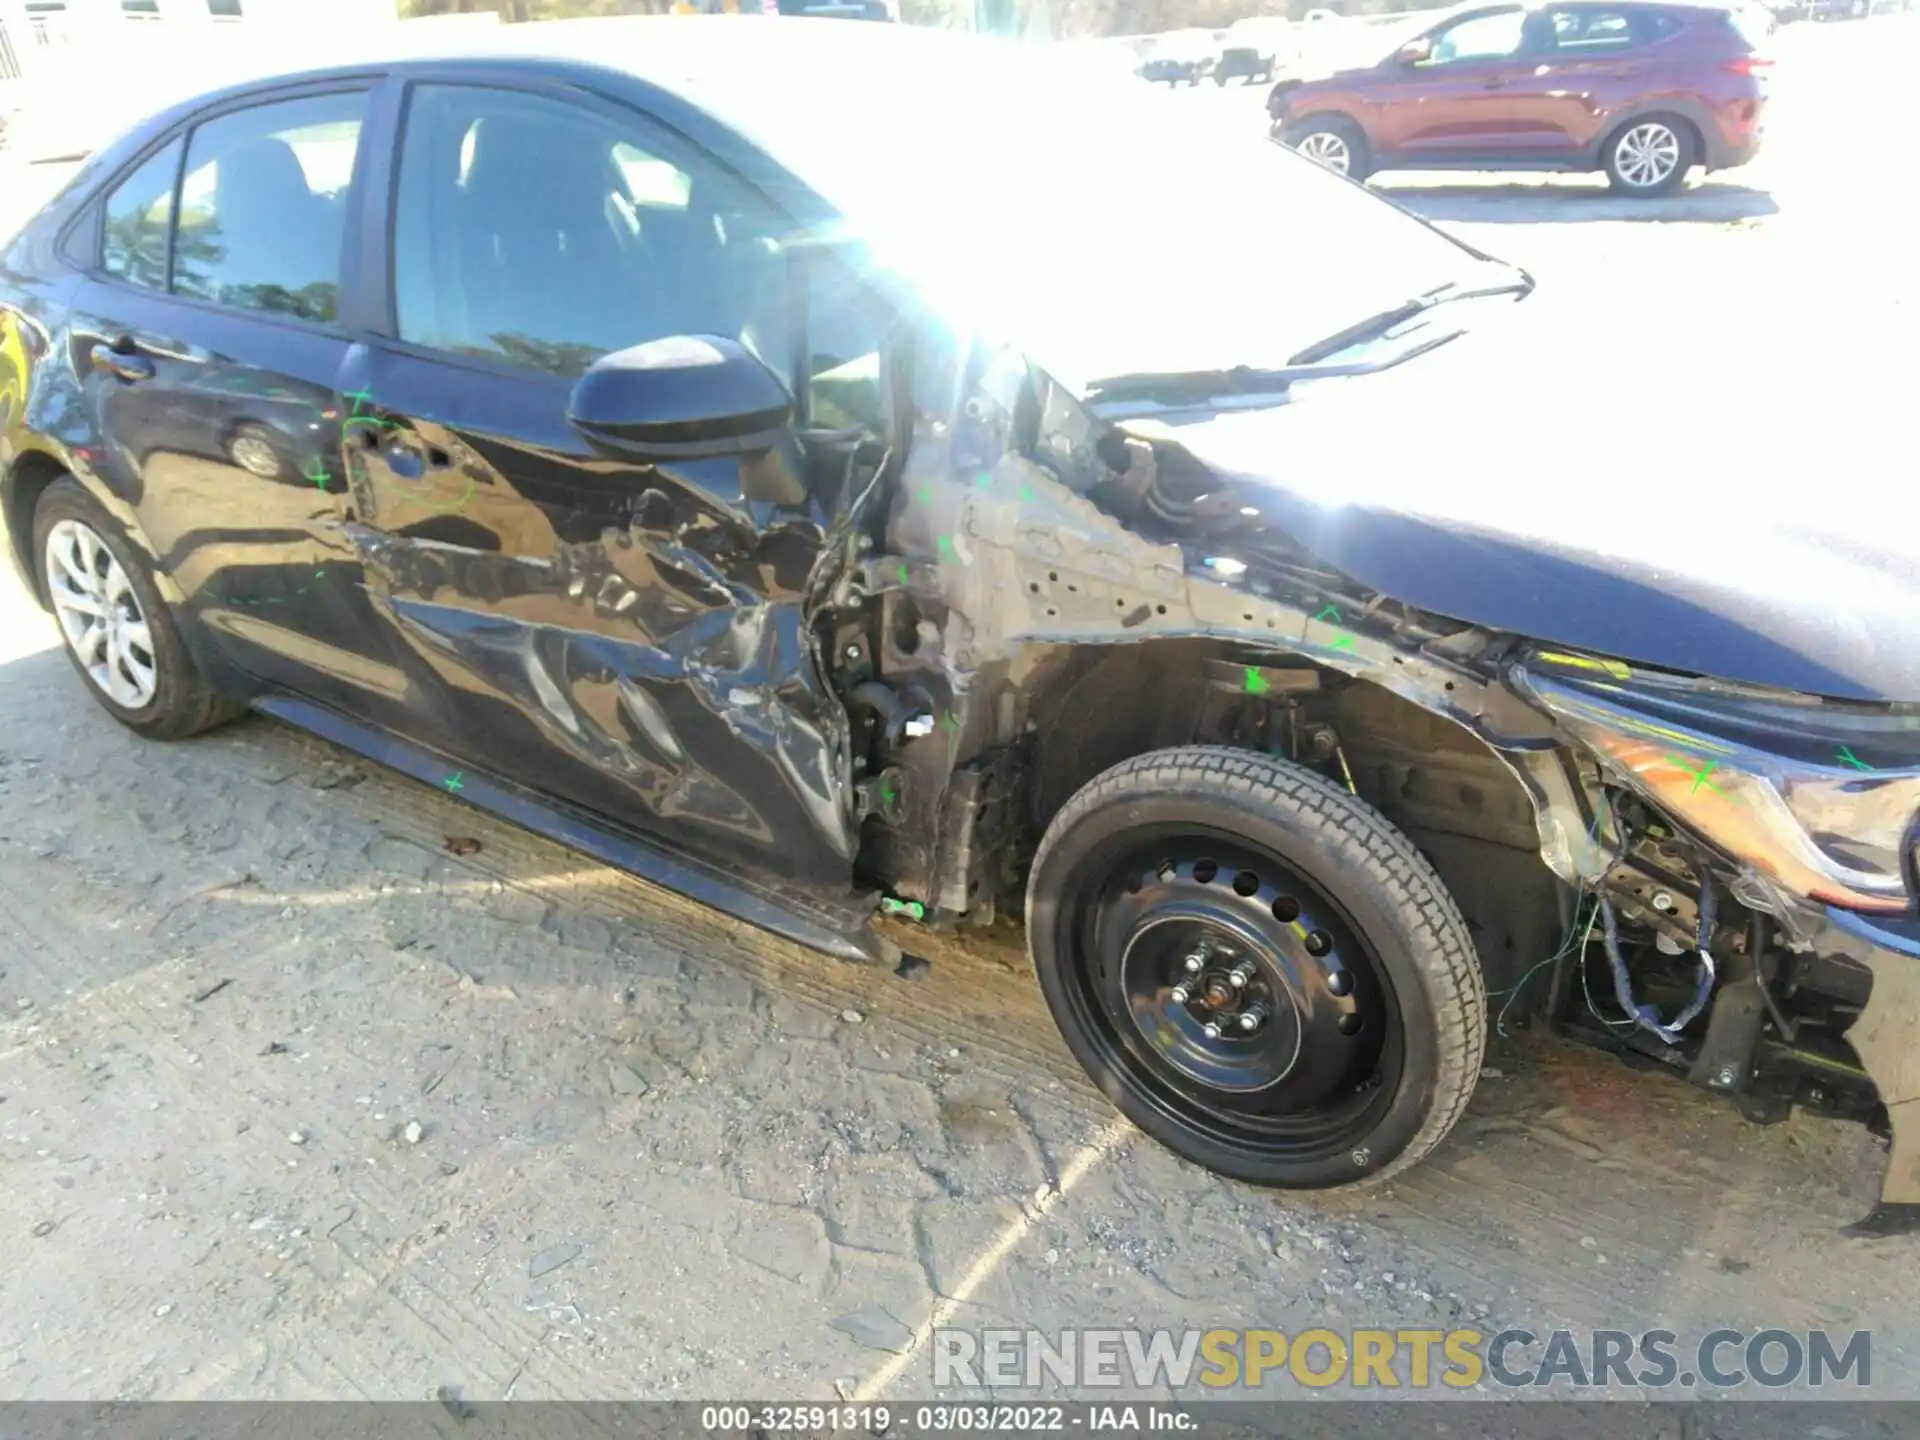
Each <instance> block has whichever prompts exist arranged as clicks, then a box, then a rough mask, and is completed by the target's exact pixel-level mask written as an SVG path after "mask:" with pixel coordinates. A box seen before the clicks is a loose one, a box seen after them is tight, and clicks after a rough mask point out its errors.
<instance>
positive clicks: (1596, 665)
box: [1540, 650, 1633, 680]
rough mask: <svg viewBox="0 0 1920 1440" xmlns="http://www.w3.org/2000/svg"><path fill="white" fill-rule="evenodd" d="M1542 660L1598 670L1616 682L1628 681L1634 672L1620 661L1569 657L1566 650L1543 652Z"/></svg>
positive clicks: (1579, 656) (1578, 656) (1577, 668)
mask: <svg viewBox="0 0 1920 1440" xmlns="http://www.w3.org/2000/svg"><path fill="white" fill-rule="evenodd" d="M1540 658H1541V659H1542V660H1548V661H1551V662H1552V663H1553V664H1555V665H1571V666H1572V667H1573V668H1574V669H1576V670H1597V671H1599V672H1600V673H1601V674H1603V675H1611V676H1612V677H1613V678H1614V679H1616V680H1628V679H1631V678H1632V676H1633V671H1632V670H1631V669H1629V668H1628V667H1627V666H1625V665H1623V664H1621V663H1620V662H1619V661H1618V660H1598V659H1595V658H1594V657H1593V656H1591V655H1569V654H1568V653H1567V652H1566V651H1564V650H1542V651H1541V652H1540Z"/></svg>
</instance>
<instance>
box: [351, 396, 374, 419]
mask: <svg viewBox="0 0 1920 1440" xmlns="http://www.w3.org/2000/svg"><path fill="white" fill-rule="evenodd" d="M346 398H347V399H349V400H351V401H352V402H353V413H354V414H356V415H358V414H359V413H360V407H361V406H362V405H371V404H372V403H373V392H372V391H371V390H349V391H347V392H346Z"/></svg>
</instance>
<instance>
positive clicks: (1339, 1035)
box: [1027, 746, 1487, 1189]
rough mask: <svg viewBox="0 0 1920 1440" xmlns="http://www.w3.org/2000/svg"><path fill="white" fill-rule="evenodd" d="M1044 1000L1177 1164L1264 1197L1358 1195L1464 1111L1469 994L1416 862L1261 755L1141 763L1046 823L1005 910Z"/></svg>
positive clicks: (1304, 778)
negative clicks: (1024, 884) (1251, 1186)
mask: <svg viewBox="0 0 1920 1440" xmlns="http://www.w3.org/2000/svg"><path fill="white" fill-rule="evenodd" d="M1027 937H1028V943H1029V945H1030V946H1031V947H1032V951H1033V959H1034V965H1035V968H1036V969H1037V971H1038V973H1039V979H1040V986H1041V989H1042V991H1043V993H1044V994H1045V995H1046V999H1047V1004H1048V1006H1049V1008H1050V1009H1051V1010H1052V1012H1053V1016H1054V1020H1055V1022H1056V1023H1057V1024H1058V1025H1059V1026H1060V1030H1061V1033H1062V1035H1063V1036H1064V1037H1065V1039H1066V1041H1067V1044H1068V1046H1069V1048H1071V1049H1072V1051H1073V1052H1074V1055H1075V1057H1076V1058H1077V1059H1078V1060H1079V1061H1080V1063H1081V1064H1082V1065H1083V1066H1084V1067H1085V1068H1086V1070H1087V1073H1088V1074H1089V1075H1090V1076H1091V1077H1092V1079H1093V1080H1094V1083H1095V1084H1097V1085H1098V1086H1099V1087H1100V1088H1101V1090H1103V1091H1104V1092H1105V1093H1106V1094H1107V1096H1108V1097H1109V1098H1110V1099H1112V1100H1113V1102H1114V1103H1115V1104H1116V1105H1117V1106H1118V1107H1119V1108H1120V1110H1121V1111H1122V1113H1124V1114H1125V1115H1126V1116H1127V1117H1128V1118H1129V1119H1130V1120H1132V1121H1133V1122H1134V1123H1135V1124H1137V1125H1139V1126H1140V1128H1141V1129H1143V1130H1145V1131H1146V1132H1147V1133H1148V1134H1150V1135H1152V1136H1153V1137H1154V1138H1155V1139H1157V1140H1159V1141H1160V1142H1161V1143H1162V1144H1164V1145H1166V1146H1167V1147H1168V1148H1169V1149H1171V1150H1174V1151H1176V1152H1177V1153H1179V1154H1180V1155H1182V1156H1185V1157H1186V1158H1187V1159H1189V1160H1192V1161H1195V1162H1196V1163H1198V1164H1200V1165H1204V1166H1206V1167H1207V1168H1208V1169H1210V1170H1215V1171H1218V1172H1220V1173H1221V1174H1224V1175H1229V1176H1232V1177H1234V1178H1236V1179H1240V1180H1247V1181H1251V1182H1253V1183H1255V1184H1259V1185H1271V1186H1277V1187H1281V1188H1286V1189H1323V1188H1327V1187H1331V1186H1342V1185H1352V1184H1358V1183H1367V1182H1372V1181H1377V1180H1379V1179H1381V1178H1383V1177H1384V1176H1387V1175H1390V1174H1392V1173H1394V1172H1395V1171H1398V1170H1401V1169H1403V1168H1405V1167H1406V1166H1409V1165H1411V1164H1413V1163H1414V1162H1415V1161H1417V1160H1418V1159H1420V1158H1421V1157H1422V1156H1423V1155H1425V1154H1426V1153H1427V1152H1428V1151H1430V1150H1431V1149H1433V1147H1434V1146H1435V1145H1437V1144H1438V1143H1439V1142H1440V1139H1441V1137H1442V1136H1444V1135H1445V1134H1446V1133H1447V1131H1448V1130H1449V1129H1450V1128H1451V1127H1452V1126H1453V1124H1454V1122H1455V1120H1457V1119H1458V1118H1459V1116H1460V1114H1461V1112H1462V1110H1463V1109H1464V1108H1465V1106H1466V1102H1467V1099H1468V1097H1469V1096H1470V1095H1471V1094H1472V1093H1473V1087H1474V1082H1475V1080H1476V1079H1477V1078H1478V1076H1479V1071H1480V1061H1481V1056H1482V1053H1483V1050H1484V1047H1485V1041H1486V1009H1487V1000H1486V990H1485V986H1484V982H1483V981H1482V978H1481V974H1480V967H1479V962H1478V959H1477V956H1476V954H1475V951H1474V947H1473V942H1472V939H1471V938H1470V937H1469V935H1468V933H1467V928H1466V922H1465V921H1464V920H1462V919H1461V916H1460V912H1459V909H1458V907H1457V906H1456V905H1455V904H1454V902H1453V899H1452V897H1451V896H1450V895H1449V894H1448V893H1447V890H1446V888H1445V886H1444V885H1443V884H1442V883H1441V881H1440V878H1439V877H1438V876H1437V875H1436V874H1435V873H1434V871H1433V868H1432V866H1430V865H1429V864H1428V863H1427V861H1426V860H1425V859H1424V858H1423V857H1422V856H1421V855H1420V853H1419V852H1418V851H1417V850H1416V849H1415V848H1414V847H1413V845H1412V843H1411V842H1410V841H1409V840H1408V839H1407V838H1406V837H1405V836H1404V835H1402V834H1401V833H1400V832H1399V831H1398V830H1395V829H1394V828H1393V827H1392V826H1391V825H1389V824H1388V823H1387V822H1386V821H1385V820H1384V819H1383V818H1382V817H1381V816H1380V814H1379V813H1378V812H1377V811H1375V810H1374V809H1373V808H1372V807H1371V806H1369V805H1367V804H1366V803H1365V802H1364V801H1361V800H1358V799H1356V798H1354V797H1353V796H1351V795H1349V794H1347V793H1346V792H1345V791H1343V790H1341V789H1339V788H1338V787H1337V786H1335V785H1333V784H1331V783H1330V782H1329V781H1327V780H1325V779H1324V778H1322V777H1321V776H1319V775H1317V774H1314V773H1313V772H1311V771H1308V770H1303V769H1301V768H1299V767H1298V766H1295V765H1291V764H1288V763H1286V762H1284V761H1281V760H1278V759H1275V758H1273V757H1271V756H1267V755H1260V754H1253V753H1248V752H1244V751H1238V750H1230V749H1224V748H1216V747H1208V746H1191V747H1185V748H1181V749H1175V750H1161V751H1156V752H1154V753H1152V754H1148V755H1143V756H1140V757H1138V758H1136V759H1133V760H1129V761H1126V762H1125V763H1123V764H1120V765H1117V766H1115V767H1114V768H1113V769H1111V770H1108V771H1106V772H1105V773H1104V774H1102V775H1100V776H1098V777H1096V778H1095V779H1094V780H1093V781H1091V782H1090V783H1089V784H1088V785H1086V786H1085V787H1084V788H1083V789H1082V790H1080V792H1079V793H1078V794H1076V795H1075V796H1074V797H1073V798H1072V799H1071V800H1069V801H1068V802H1067V804H1066V805H1065V806H1064V807H1063V808H1062V809H1061V811H1060V813H1059V814H1058V815H1057V816H1056V817H1055V818H1054V820H1053V823H1052V824H1051V825H1050V826H1048V828H1047V833H1046V835H1045V837H1044V838H1043V839H1042V841H1041V843H1040V849H1039V853H1038V854H1037V856H1036V857H1035V860H1034V865H1033V873H1032V876H1031V879H1030V881H1029V885H1028V891H1027Z"/></svg>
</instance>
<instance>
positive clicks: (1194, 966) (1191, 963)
mask: <svg viewBox="0 0 1920 1440" xmlns="http://www.w3.org/2000/svg"><path fill="white" fill-rule="evenodd" d="M1183 963H1184V964H1185V966H1186V970H1187V974H1189V975H1198V974H1199V973H1200V967H1201V966H1202V965H1204V964H1206V963H1207V962H1206V957H1204V956H1202V955H1199V954H1194V955H1189V956H1187V958H1186V960H1185V961H1184V962H1183Z"/></svg>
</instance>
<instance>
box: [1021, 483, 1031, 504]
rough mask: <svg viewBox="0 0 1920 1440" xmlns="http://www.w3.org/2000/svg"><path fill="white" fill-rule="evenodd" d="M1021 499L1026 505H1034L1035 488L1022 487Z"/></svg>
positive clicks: (1029, 486)
mask: <svg viewBox="0 0 1920 1440" xmlns="http://www.w3.org/2000/svg"><path fill="white" fill-rule="evenodd" d="M1020 499H1021V501H1022V503H1024V504H1028V505H1031V504H1032V503H1033V487H1032V486H1031V485H1022V486H1021V487H1020Z"/></svg>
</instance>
